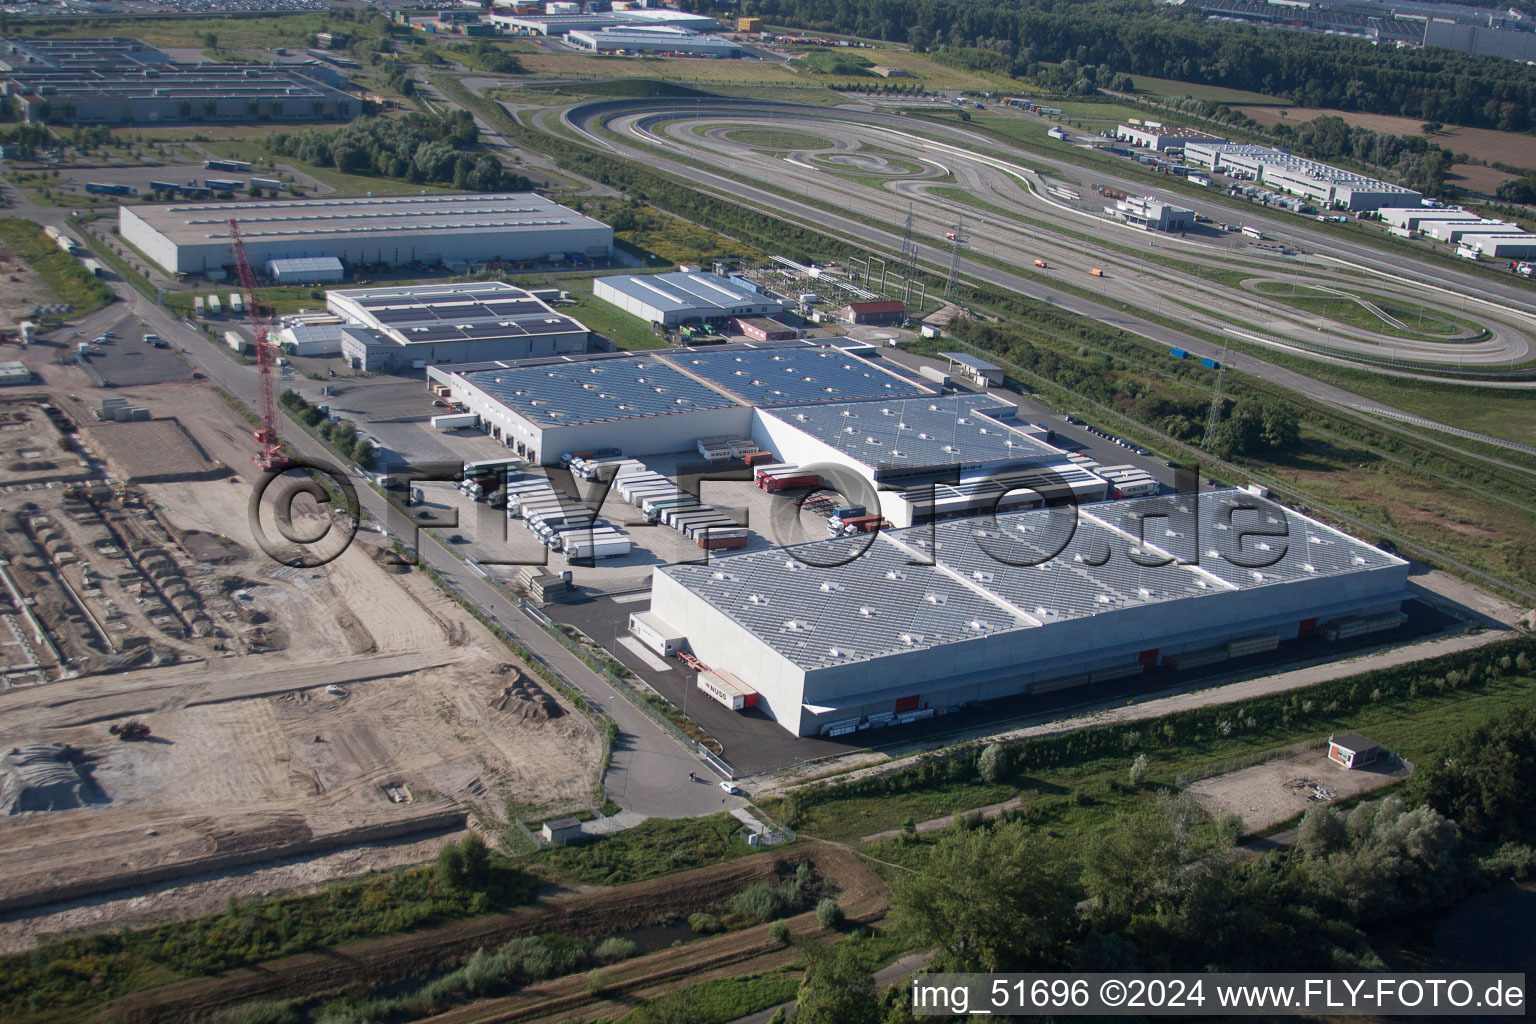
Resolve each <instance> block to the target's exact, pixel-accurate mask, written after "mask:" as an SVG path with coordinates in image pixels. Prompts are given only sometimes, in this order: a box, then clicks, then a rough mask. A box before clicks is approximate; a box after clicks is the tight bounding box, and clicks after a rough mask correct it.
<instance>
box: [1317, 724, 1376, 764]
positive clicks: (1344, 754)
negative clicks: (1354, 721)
mask: <svg viewBox="0 0 1536 1024" xmlns="http://www.w3.org/2000/svg"><path fill="white" fill-rule="evenodd" d="M1380 753H1381V744H1379V743H1377V742H1376V741H1375V740H1368V739H1366V738H1365V737H1364V736H1361V735H1360V734H1359V733H1357V732H1347V733H1345V734H1344V735H1342V736H1330V737H1328V760H1330V761H1332V762H1333V763H1334V764H1336V765H1338V766H1339V767H1340V768H1344V769H1350V768H1359V767H1361V766H1363V765H1367V764H1370V763H1371V762H1372V761H1374V760H1376V757H1377V755H1379V754H1380Z"/></svg>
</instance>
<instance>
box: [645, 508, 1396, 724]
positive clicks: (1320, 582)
mask: <svg viewBox="0 0 1536 1024" xmlns="http://www.w3.org/2000/svg"><path fill="white" fill-rule="evenodd" d="M1071 515H1072V510H1070V509H1043V510H1038V511H1029V512H1017V513H1005V514H1002V515H999V516H997V517H996V518H995V519H988V520H976V519H970V520H959V521H955V522H948V523H941V524H938V525H936V526H932V527H929V526H923V527H917V528H914V529H912V530H905V531H901V530H898V531H881V532H879V533H876V534H873V535H864V536H859V537H848V538H839V539H834V540H826V541H815V542H812V543H809V544H805V545H800V546H797V547H794V548H779V549H772V550H768V551H757V552H750V553H744V554H740V555H734V556H729V557H725V558H718V559H713V560H712V561H711V562H710V564H707V565H697V564H679V565H668V566H661V567H658V568H656V569H655V570H653V576H652V586H651V607H650V611H651V614H652V617H653V618H654V620H655V621H656V622H657V623H659V624H661V628H663V629H665V630H667V631H668V632H671V633H676V634H679V635H683V636H686V637H687V639H688V645H689V647H690V649H691V650H692V653H693V654H694V656H695V657H697V658H698V659H699V660H700V661H702V662H703V663H704V664H705V665H707V666H709V668H710V669H712V670H715V671H718V672H722V673H726V674H728V675H729V676H730V677H733V678H734V679H737V680H740V682H741V684H742V685H743V686H744V687H746V688H748V689H750V690H752V691H755V693H756V695H757V704H756V706H757V707H758V708H759V709H761V710H763V711H764V712H765V713H767V714H768V715H769V716H771V717H772V718H773V719H774V720H775V721H777V722H778V723H779V724H780V725H781V726H783V727H784V728H785V729H787V730H788V731H790V732H791V733H794V734H796V735H802V736H809V735H817V734H828V735H843V734H845V733H849V732H853V731H854V730H856V729H861V728H868V727H873V726H880V725H888V724H892V723H893V722H905V721H912V720H916V719H919V718H925V717H929V716H932V715H935V714H942V713H944V712H946V711H955V710H959V708H960V707H962V706H964V705H967V704H970V703H973V702H977V701H984V700H989V699H994V698H998V697H1005V696H1010V695H1015V694H1022V693H1045V692H1050V691H1054V690H1061V689H1067V688H1070V687H1073V686H1080V685H1087V684H1090V683H1094V682H1100V681H1104V680H1108V679H1116V678H1121V677H1125V676H1131V675H1135V674H1138V673H1140V672H1142V671H1145V670H1146V669H1147V668H1148V667H1152V666H1156V665H1160V664H1163V663H1165V662H1167V663H1170V664H1172V665H1174V666H1176V667H1187V666H1194V665H1205V664H1211V663H1213V662H1218V661H1224V660H1226V659H1227V658H1228V657H1238V656H1242V655H1245V654H1252V653H1258V652H1262V651H1267V650H1273V649H1274V648H1276V647H1277V646H1278V645H1279V643H1280V642H1281V641H1283V640H1286V639H1293V638H1296V637H1302V636H1307V635H1309V634H1311V633H1312V632H1313V631H1314V630H1319V629H1324V630H1325V632H1326V629H1338V630H1339V631H1340V632H1346V631H1347V632H1349V633H1351V634H1354V633H1360V632H1366V631H1371V630H1380V629H1387V628H1392V627H1395V626H1397V625H1399V624H1400V623H1401V622H1402V621H1403V619H1404V616H1403V615H1402V613H1401V611H1400V607H1401V604H1402V602H1403V601H1404V600H1406V599H1407V598H1408V596H1409V594H1408V592H1407V590H1406V585H1407V581H1408V563H1407V562H1405V561H1403V560H1402V559H1400V558H1397V557H1395V556H1393V555H1389V554H1386V553H1385V552H1382V551H1380V550H1378V549H1376V548H1374V547H1371V546H1370V545H1368V544H1365V543H1364V542H1362V541H1359V540H1356V539H1354V538H1352V537H1349V536H1347V535H1345V534H1343V533H1340V532H1339V531H1337V530H1334V529H1332V528H1331V527H1328V526H1325V525H1323V524H1321V523H1318V522H1316V521H1314V520H1312V519H1310V518H1308V517H1306V516H1303V515H1301V514H1299V513H1297V512H1294V511H1292V510H1290V509H1287V508H1284V507H1283V506H1281V505H1278V504H1275V503H1273V502H1270V501H1268V500H1265V499H1262V498H1257V497H1254V496H1252V495H1250V494H1248V493H1246V492H1243V491H1238V490H1222V491H1213V492H1207V493H1205V494H1201V495H1199V496H1198V497H1197V496H1195V495H1172V496H1166V497H1162V498H1148V499H1141V500H1128V501H1116V502H1104V503H1101V504H1094V505H1087V506H1084V507H1082V508H1079V509H1077V510H1076V512H1075V519H1072V520H1070V521H1069V519H1068V517H1069V516H1071ZM1068 527H1071V529H1069V528H1068ZM1144 534H1145V536H1144ZM808 563H814V564H808Z"/></svg>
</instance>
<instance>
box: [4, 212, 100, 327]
mask: <svg viewBox="0 0 1536 1024" xmlns="http://www.w3.org/2000/svg"><path fill="white" fill-rule="evenodd" d="M72 233H74V234H77V235H78V232H72ZM0 241H3V242H4V243H5V244H6V245H7V246H9V247H10V249H11V251H12V252H13V253H15V254H16V257H17V258H18V259H20V260H23V261H24V262H26V264H27V265H28V266H30V267H31V268H32V269H33V270H35V271H37V274H38V276H39V277H41V278H42V279H43V283H44V284H46V285H47V286H48V287H49V289H51V290H52V291H53V293H54V295H55V296H57V299H58V301H59V302H67V303H69V304H70V305H72V306H74V307H75V313H74V315H75V316H83V315H84V314H86V313H92V312H95V311H96V310H98V309H100V308H101V307H102V306H105V305H106V304H107V303H109V302H111V301H112V290H111V289H110V288H108V287H107V286H106V285H105V284H102V283H101V281H99V280H97V279H96V278H95V277H92V276H91V274H90V272H89V271H87V270H86V269H85V268H84V267H83V266H81V264H80V261H79V260H78V259H76V258H75V257H73V256H71V255H69V253H67V252H64V251H63V250H62V249H60V248H59V247H58V246H57V245H55V244H54V243H53V239H51V238H49V237H48V236H47V235H45V234H43V229H42V228H40V227H38V226H37V225H36V224H33V223H32V222H31V221H27V220H18V219H16V218H14V217H5V218H0ZM80 241H82V242H84V241H86V239H83V238H82V239H80Z"/></svg>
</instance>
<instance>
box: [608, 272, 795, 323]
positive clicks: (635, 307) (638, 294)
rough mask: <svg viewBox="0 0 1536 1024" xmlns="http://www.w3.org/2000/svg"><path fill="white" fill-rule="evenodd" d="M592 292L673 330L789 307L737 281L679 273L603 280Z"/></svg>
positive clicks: (762, 313)
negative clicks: (693, 323) (688, 325)
mask: <svg viewBox="0 0 1536 1024" xmlns="http://www.w3.org/2000/svg"><path fill="white" fill-rule="evenodd" d="M592 294H593V295H595V296H596V297H598V298H599V299H602V300H603V301H604V302H607V303H610V304H612V305H615V306H617V307H619V308H620V309H622V310H624V312H626V313H629V314H630V315H632V316H637V317H639V318H640V319H641V320H644V321H645V322H646V323H651V324H662V325H664V326H667V327H672V326H675V325H678V324H686V323H691V322H698V323H711V322H713V323H723V322H724V321H726V320H728V319H731V318H733V317H741V316H764V315H767V314H769V313H781V312H783V310H784V303H782V302H780V301H779V300H778V299H770V298H769V297H768V296H766V295H764V294H763V293H762V292H758V291H753V290H752V288H750V287H748V286H747V285H746V284H744V283H743V282H741V281H740V280H737V279H735V278H729V277H721V276H720V275H719V274H700V273H687V272H681V271H679V272H677V273H671V274H634V275H629V274H625V275H617V276H614V277H600V278H598V279H597V280H595V281H593V282H592Z"/></svg>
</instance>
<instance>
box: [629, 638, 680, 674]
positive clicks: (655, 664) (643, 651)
mask: <svg viewBox="0 0 1536 1024" xmlns="http://www.w3.org/2000/svg"><path fill="white" fill-rule="evenodd" d="M619 643H620V644H621V645H622V646H623V647H624V649H625V650H626V651H628V652H629V653H630V654H633V655H634V656H635V657H637V658H639V659H640V660H641V661H643V662H645V663H646V665H648V666H650V668H651V669H653V670H654V671H656V672H670V671H672V666H671V665H668V664H667V663H666V662H664V661H662V660H661V659H660V658H658V657H656V655H654V654H652V653H651V652H650V650H649V648H647V647H645V645H643V644H641V643H640V641H638V640H636V639H635V638H634V637H632V636H621V637H619Z"/></svg>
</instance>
